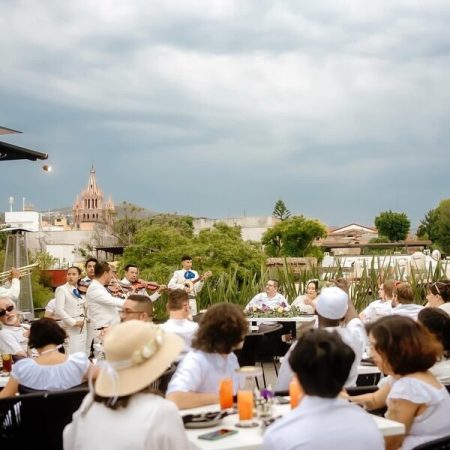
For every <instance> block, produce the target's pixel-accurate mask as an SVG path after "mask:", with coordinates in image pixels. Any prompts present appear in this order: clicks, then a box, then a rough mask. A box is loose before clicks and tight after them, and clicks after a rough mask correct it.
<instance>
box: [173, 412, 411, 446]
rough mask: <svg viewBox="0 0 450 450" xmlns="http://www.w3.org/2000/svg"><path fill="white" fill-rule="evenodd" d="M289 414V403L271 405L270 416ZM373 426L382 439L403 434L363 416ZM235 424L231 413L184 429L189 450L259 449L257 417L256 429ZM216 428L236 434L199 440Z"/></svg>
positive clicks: (381, 419)
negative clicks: (211, 422) (214, 422)
mask: <svg viewBox="0 0 450 450" xmlns="http://www.w3.org/2000/svg"><path fill="white" fill-rule="evenodd" d="M219 411H220V407H219V405H218V404H217V405H209V406H202V407H199V408H192V409H185V410H180V414H181V416H185V415H188V414H194V415H195V414H202V413H207V412H217V413H218V412H219ZM289 411H290V405H289V404H277V405H274V414H273V415H274V417H277V416H283V415H284V414H287V413H288V412H289ZM367 414H369V415H370V417H371V418H372V419H373V420H374V422H375V423H376V425H377V427H378V429H379V430H380V432H381V434H382V435H383V436H396V435H401V434H404V433H405V425H404V424H402V423H399V422H395V421H393V420H389V419H385V418H384V417H379V416H375V415H373V414H370V413H367ZM238 421H239V417H238V414H237V412H234V411H233V413H231V414H229V415H227V416H226V417H224V418H223V419H222V420H220V422H219V423H218V424H217V425H215V426H213V427H208V428H193V429H191V428H187V429H186V432H187V436H188V439H189V443H190V445H191V448H192V449H197V450H260V449H261V448H262V443H263V434H264V428H263V427H262V426H261V425H262V421H261V420H260V419H258V418H255V419H254V422H255V423H257V424H258V426H256V427H253V428H237V427H236V425H237V423H238ZM220 429H229V430H237V433H236V434H232V435H230V436H227V437H225V438H223V439H218V440H215V441H208V440H204V439H199V436H200V435H202V434H205V433H209V432H213V431H217V430H220Z"/></svg>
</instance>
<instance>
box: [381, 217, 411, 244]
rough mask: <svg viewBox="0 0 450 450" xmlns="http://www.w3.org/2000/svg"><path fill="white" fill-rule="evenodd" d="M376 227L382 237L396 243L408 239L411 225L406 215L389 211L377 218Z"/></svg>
mask: <svg viewBox="0 0 450 450" xmlns="http://www.w3.org/2000/svg"><path fill="white" fill-rule="evenodd" d="M375 226H376V227H377V229H378V234H379V235H380V236H385V237H387V238H388V239H389V240H390V241H391V242H396V241H403V240H405V239H406V236H408V231H409V229H410V227H411V223H410V221H409V219H408V216H407V215H406V214H405V213H398V212H393V211H391V210H389V211H383V212H381V213H380V214H379V215H378V216H377V217H375Z"/></svg>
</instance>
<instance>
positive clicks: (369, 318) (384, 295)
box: [359, 280, 394, 323]
mask: <svg viewBox="0 0 450 450" xmlns="http://www.w3.org/2000/svg"><path fill="white" fill-rule="evenodd" d="M393 293H394V280H387V281H385V282H384V283H382V284H381V286H380V289H379V290H378V295H379V296H380V298H379V300H374V301H373V302H371V303H370V304H369V305H368V306H367V308H365V309H364V310H363V311H362V312H361V313H360V314H359V318H360V319H361V320H362V321H363V322H364V323H370V322H375V320H377V319H379V318H380V317H384V316H388V315H390V314H392V295H393Z"/></svg>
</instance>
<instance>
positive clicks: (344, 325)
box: [275, 286, 367, 391]
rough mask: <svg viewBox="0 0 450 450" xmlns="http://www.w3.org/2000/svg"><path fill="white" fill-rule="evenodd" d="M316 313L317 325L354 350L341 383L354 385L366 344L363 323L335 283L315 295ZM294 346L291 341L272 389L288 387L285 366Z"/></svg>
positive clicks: (287, 372) (288, 371)
mask: <svg viewBox="0 0 450 450" xmlns="http://www.w3.org/2000/svg"><path fill="white" fill-rule="evenodd" d="M316 312H317V315H318V320H319V328H324V329H326V330H327V331H337V332H338V333H339V335H340V336H341V337H342V340H343V341H344V342H345V343H346V344H347V345H348V346H349V347H350V348H351V349H352V350H353V352H354V353H355V360H354V362H353V364H352V367H351V369H350V373H349V375H348V379H347V381H346V382H345V387H350V386H356V379H357V378H358V366H359V363H360V362H361V358H362V354H363V352H364V349H365V347H366V342H367V333H366V330H365V328H364V324H363V323H362V322H361V320H360V319H359V318H358V314H357V312H356V310H355V307H354V306H353V303H352V302H351V301H350V299H349V297H348V295H347V294H346V293H345V292H344V291H343V290H342V289H340V288H338V287H336V286H334V287H328V288H323V289H322V290H321V292H320V295H319V296H318V297H317V302H316ZM295 345H296V344H295V343H294V344H293V345H292V347H291V348H290V349H289V351H288V353H287V354H286V355H285V358H284V360H283V362H282V364H281V367H280V371H279V372H278V378H277V383H276V385H275V390H276V391H285V390H287V389H288V386H289V382H290V381H291V379H292V370H291V368H290V366H289V363H288V359H289V355H290V353H291V352H292V351H293V349H294V348H295Z"/></svg>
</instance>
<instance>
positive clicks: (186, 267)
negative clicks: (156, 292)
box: [168, 255, 212, 315]
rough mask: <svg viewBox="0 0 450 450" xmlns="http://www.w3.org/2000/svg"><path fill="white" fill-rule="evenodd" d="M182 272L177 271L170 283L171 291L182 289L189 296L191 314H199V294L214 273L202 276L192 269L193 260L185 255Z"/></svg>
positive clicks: (182, 261)
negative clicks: (197, 298)
mask: <svg viewBox="0 0 450 450" xmlns="http://www.w3.org/2000/svg"><path fill="white" fill-rule="evenodd" d="M181 266H182V267H183V268H182V269H181V270H176V271H175V272H174V273H173V275H172V278H171V279H170V281H169V284H168V288H169V289H173V290H174V289H182V290H184V291H186V292H187V293H188V295H189V306H190V308H191V314H192V315H195V314H197V300H196V299H195V298H196V297H197V294H198V293H199V292H200V291H201V290H202V287H203V282H204V281H205V280H206V279H207V278H209V277H210V276H211V275H212V273H211V272H209V271H208V272H206V273H205V274H203V275H202V276H200V275H199V274H198V272H197V271H195V270H193V269H192V258H191V257H190V256H188V255H184V256H183V257H182V258H181Z"/></svg>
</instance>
